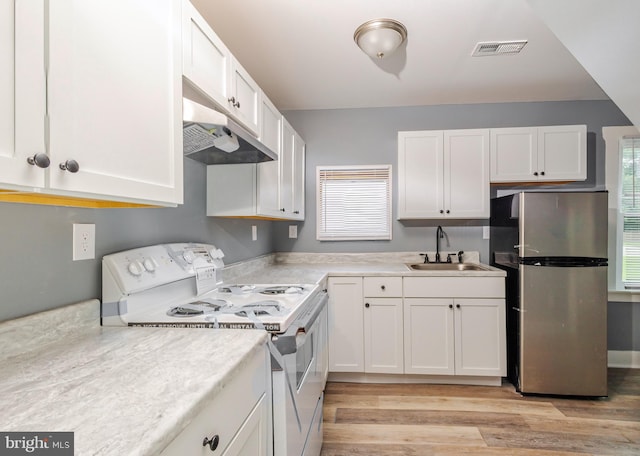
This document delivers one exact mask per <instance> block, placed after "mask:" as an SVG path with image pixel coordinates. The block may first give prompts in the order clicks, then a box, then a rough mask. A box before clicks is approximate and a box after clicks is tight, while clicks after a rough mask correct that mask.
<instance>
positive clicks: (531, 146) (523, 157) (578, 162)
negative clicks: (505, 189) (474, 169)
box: [491, 125, 587, 182]
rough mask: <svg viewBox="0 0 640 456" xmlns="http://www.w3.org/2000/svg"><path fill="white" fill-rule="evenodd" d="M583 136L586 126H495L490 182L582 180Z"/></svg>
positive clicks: (584, 164)
mask: <svg viewBox="0 0 640 456" xmlns="http://www.w3.org/2000/svg"><path fill="white" fill-rule="evenodd" d="M586 139H587V127H586V125H561V126H552V127H528V128H494V129H492V130H491V182H554V181H577V180H585V179H586V178H587V146H586Z"/></svg>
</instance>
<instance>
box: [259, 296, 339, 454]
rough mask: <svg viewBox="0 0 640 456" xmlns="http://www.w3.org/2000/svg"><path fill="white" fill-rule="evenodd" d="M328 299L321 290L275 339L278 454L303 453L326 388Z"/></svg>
mask: <svg viewBox="0 0 640 456" xmlns="http://www.w3.org/2000/svg"><path fill="white" fill-rule="evenodd" d="M327 301H328V298H327V295H326V293H324V292H322V293H320V294H319V295H318V297H317V298H316V299H314V300H313V303H312V304H310V305H309V306H307V307H306V310H305V312H304V315H302V316H301V317H300V319H299V320H296V321H295V322H294V323H293V324H292V325H291V326H290V327H289V329H288V330H287V332H286V333H285V334H283V335H281V336H279V337H278V338H277V340H275V341H274V342H275V343H274V345H275V347H276V349H277V351H278V353H277V354H276V356H274V358H275V361H276V362H273V361H274V360H272V365H273V372H272V376H273V415H274V420H273V421H274V422H273V431H274V455H278V456H280V455H282V456H300V455H302V453H303V450H304V447H305V442H306V441H307V439H308V437H309V433H310V431H311V427H312V423H313V418H314V413H315V412H316V407H317V406H318V401H319V400H320V398H321V397H322V391H323V389H324V375H325V367H324V362H323V359H324V357H325V355H324V354H325V353H326V337H325V334H326V332H325V331H323V326H322V325H323V323H324V324H326V308H327ZM323 316H324V317H323ZM323 346H324V348H323ZM305 454H306V453H305ZM318 454H319V453H318ZM309 456H318V455H311V454H310V453H309Z"/></svg>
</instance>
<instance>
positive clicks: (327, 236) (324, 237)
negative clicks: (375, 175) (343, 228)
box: [316, 164, 393, 242]
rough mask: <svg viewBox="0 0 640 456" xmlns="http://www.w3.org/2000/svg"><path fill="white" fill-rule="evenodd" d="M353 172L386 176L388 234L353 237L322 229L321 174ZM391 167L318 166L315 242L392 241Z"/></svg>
mask: <svg viewBox="0 0 640 456" xmlns="http://www.w3.org/2000/svg"><path fill="white" fill-rule="evenodd" d="M347 171H353V172H355V173H363V174H366V173H372V172H376V171H384V172H386V174H387V177H386V185H387V187H386V192H385V193H386V203H387V213H386V214H385V218H386V224H387V227H388V232H386V233H385V234H384V235H379V234H373V233H370V234H366V233H354V234H353V235H347V236H345V235H340V233H334V234H331V233H330V232H327V231H326V230H324V229H323V214H324V211H323V209H324V207H325V205H324V201H323V196H322V195H323V193H322V192H321V185H322V183H323V179H322V178H321V175H322V173H325V172H338V173H339V172H347ZM392 214H393V167H392V165H390V164H385V165H340V166H338V165H318V166H316V240H318V241H321V242H326V241H390V240H392V239H393V225H392V224H393V219H392Z"/></svg>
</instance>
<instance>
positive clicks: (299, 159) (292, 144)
mask: <svg viewBox="0 0 640 456" xmlns="http://www.w3.org/2000/svg"><path fill="white" fill-rule="evenodd" d="M304 172H305V144H304V141H303V140H302V138H301V137H300V135H299V134H298V133H296V131H295V130H294V129H293V127H291V125H290V124H289V122H287V120H286V119H285V118H283V119H282V154H281V155H280V211H281V212H282V214H283V216H284V217H286V218H287V219H292V220H304V195H305V191H304Z"/></svg>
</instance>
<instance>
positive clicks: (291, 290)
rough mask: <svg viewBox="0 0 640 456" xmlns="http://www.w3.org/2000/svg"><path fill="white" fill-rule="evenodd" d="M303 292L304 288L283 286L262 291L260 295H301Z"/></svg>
mask: <svg viewBox="0 0 640 456" xmlns="http://www.w3.org/2000/svg"><path fill="white" fill-rule="evenodd" d="M303 291H304V288H303V287H299V286H287V285H282V286H275V287H268V288H265V289H264V290H261V291H260V293H262V294H269V295H279V294H300V293H302V292H303Z"/></svg>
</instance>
